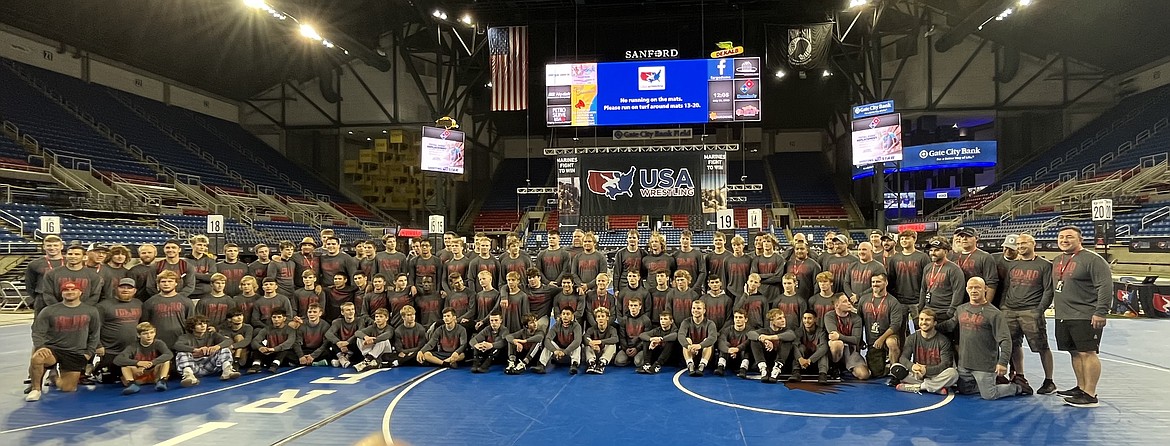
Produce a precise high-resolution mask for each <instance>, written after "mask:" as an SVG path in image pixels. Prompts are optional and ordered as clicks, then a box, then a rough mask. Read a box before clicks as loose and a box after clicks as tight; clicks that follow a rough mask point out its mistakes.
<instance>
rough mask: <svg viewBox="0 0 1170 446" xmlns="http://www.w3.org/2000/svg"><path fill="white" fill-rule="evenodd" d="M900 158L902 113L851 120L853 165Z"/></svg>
mask: <svg viewBox="0 0 1170 446" xmlns="http://www.w3.org/2000/svg"><path fill="white" fill-rule="evenodd" d="M901 160H902V114H901V113H894V114H890V115H881V116H873V117H869V118H862V119H857V120H854V121H853V165H854V166H862V165H866V164H874V163H881V162H886V161H901Z"/></svg>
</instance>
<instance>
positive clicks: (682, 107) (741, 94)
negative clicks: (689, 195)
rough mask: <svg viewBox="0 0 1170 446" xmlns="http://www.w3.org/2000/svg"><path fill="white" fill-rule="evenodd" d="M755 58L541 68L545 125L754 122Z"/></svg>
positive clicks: (756, 98)
mask: <svg viewBox="0 0 1170 446" xmlns="http://www.w3.org/2000/svg"><path fill="white" fill-rule="evenodd" d="M761 68H762V67H761V66H760V58H758V57H739V58H726V59H691V60H649V61H638V62H612V63H580V64H555V65H547V66H546V67H545V101H546V104H547V107H546V110H547V116H546V118H547V119H546V123H547V124H548V126H549V127H570V126H573V127H588V126H606V125H653V124H697V123H706V122H736V121H759V120H760V115H761V109H762V105H761V96H760V71H761Z"/></svg>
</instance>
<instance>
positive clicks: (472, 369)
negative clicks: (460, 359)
mask: <svg viewBox="0 0 1170 446" xmlns="http://www.w3.org/2000/svg"><path fill="white" fill-rule="evenodd" d="M483 372H484V371H483V370H481V369H480V368H479V365H478V364H477V365H473V366H471V373H483Z"/></svg>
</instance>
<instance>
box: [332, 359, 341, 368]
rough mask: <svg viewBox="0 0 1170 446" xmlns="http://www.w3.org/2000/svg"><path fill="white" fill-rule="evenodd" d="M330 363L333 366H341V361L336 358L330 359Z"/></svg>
mask: <svg viewBox="0 0 1170 446" xmlns="http://www.w3.org/2000/svg"><path fill="white" fill-rule="evenodd" d="M329 365H331V366H333V367H341V361H338V360H336V359H330V360H329Z"/></svg>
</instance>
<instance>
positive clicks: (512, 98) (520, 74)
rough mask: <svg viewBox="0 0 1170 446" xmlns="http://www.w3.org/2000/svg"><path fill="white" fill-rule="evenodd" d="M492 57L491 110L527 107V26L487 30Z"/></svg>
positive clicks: (524, 108)
mask: <svg viewBox="0 0 1170 446" xmlns="http://www.w3.org/2000/svg"><path fill="white" fill-rule="evenodd" d="M488 51H489V53H490V54H491V59H492V111H515V110H527V109H528V27H527V26H501V27H496V28H490V29H488Z"/></svg>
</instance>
